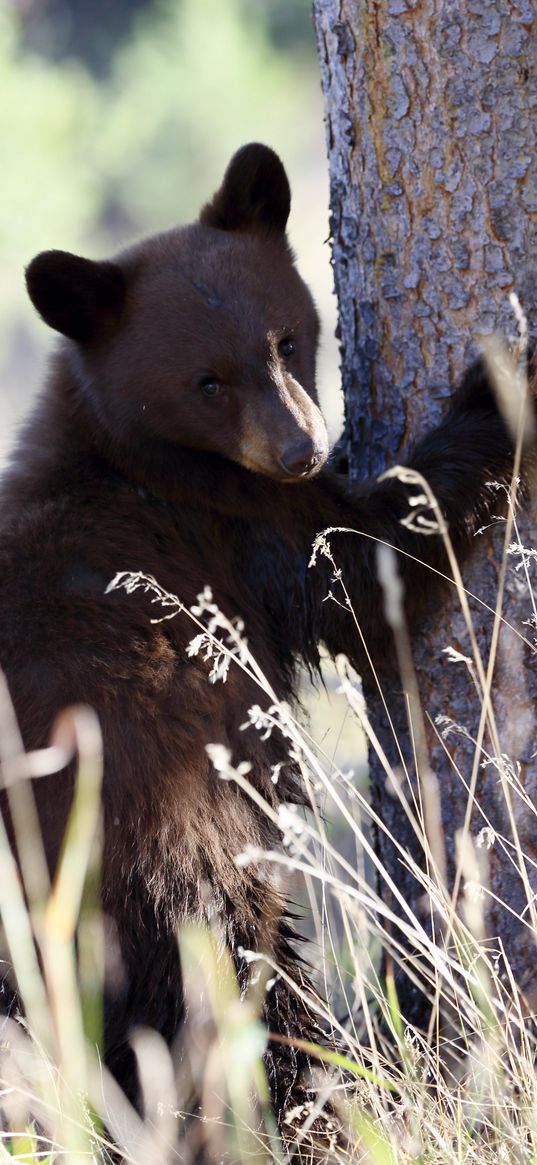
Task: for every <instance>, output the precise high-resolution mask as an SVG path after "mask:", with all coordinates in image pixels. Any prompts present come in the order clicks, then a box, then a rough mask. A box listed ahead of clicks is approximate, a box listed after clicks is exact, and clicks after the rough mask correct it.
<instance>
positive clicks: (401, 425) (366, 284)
mask: <svg viewBox="0 0 537 1165" xmlns="http://www.w3.org/2000/svg"><path fill="white" fill-rule="evenodd" d="M314 19H315V24H316V31H317V37H318V46H319V54H320V62H321V70H322V82H323V89H324V95H325V108H326V130H327V143H328V155H329V162H330V174H331V212H332V240H333V259H334V271H335V282H336V291H337V295H338V298H339V311H340V339H341V353H342V375H343V387H344V393H345V401H346V427H345V433H344V438H343V441H342V445H341V449H342V453H343V454H344V456H342V461H343V462H345V463H346V464H347V465H348V469H349V472H350V474H351V475H352V476H356V477H358V476H360V477H363V476H367V475H372V474H373V475H376V474H378V473H379V472H381V471H382V470H384V469H385V468H386V467H387V466H389V465H390V464H393V463H394V462H397V461H398V460H400V457H401V449H402V447H403V446H404V445H407V444H409V443H410V442H411V441H412V439H413V438H414V436H415V435H417V434H418V433H419V432H422V431H423V430H424V428H426V427H428V426H431V425H432V424H434V423H436V422H437V421H438V419H439V417H440V416H441V414H442V410H443V406H444V403H445V399H446V398H447V397H448V396H449V395H450V393H451V392H452V391H453V386H454V385H455V384H456V382H457V381H458V380H459V379H460V377H461V374H462V373H463V371H464V368H465V366H466V365H467V363H468V360H469V358H470V357H471V355H472V354H473V353H472V349H473V352H474V353H475V347H474V341H475V338H476V337H477V336H479V335H480V334H481V335H483V334H490V333H491V332H497V333H499V334H500V335H502V336H504V337H509V336H512V335H513V334H514V333H515V332H516V322H515V317H514V314H513V310H512V307H511V306H510V303H509V293H510V292H512V291H515V292H516V293H517V295H518V297H519V299H520V302H521V304H522V307H523V309H524V311H525V313H526V314H527V316H528V318H529V321H530V327H531V322H532V320H533V321H534V320H535V311H536V308H537V117H536V113H537V13H536V10H535V4H534V0H513V2H512V3H510V2H509V0H479V2H477V0H423V2H422V3H419V4H418V3H417V0H386V2H385V3H381V2H380V0H315V3H314ZM533 529H534V530H535V525H534V527H533ZM530 531H531V519H530V516H529V515H528V514H526V515H524V516H523V517H522V518H520V520H519V527H518V530H517V532H516V534H515V535H513V541H515V540H516V541H518V540H520V541H521V543H522V544H523V545H524V546H531V545H532V541H531V536H530ZM504 533H505V526H504V525H503V524H499V527H498V529H496V530H495V531H493V533H492V536H491V535H490V534H487V535H486V537H483V538H482V539H480V540H479V543H480V544H479V545H478V546H476V552H475V555H474V557H473V560H472V562H471V563H470V564H469V566H468V567H467V568H466V569H465V572H464V578H465V584H466V586H467V587H468V589H469V590H470V591H471V592H473V593H474V594H475V595H478V596H479V597H480V598H481V599H482V600H484V602H485V603H488V604H489V607H491V608H492V610H494V607H495V605H496V598H497V593H498V584H499V582H500V574H501V569H502V566H501V564H502V540H503V537H504ZM533 545H535V543H533ZM519 562H520V556H517V555H516V554H515V555H512V556H510V557H508V559H507V570H506V578H505V597H504V602H503V607H502V614H503V616H504V618H506V619H507V620H509V622H510V623H512V624H513V626H514V627H515V628H517V629H519V630H520V631H521V632H522V634H523V635H524V636H526V637H529V639H530V640H532V639H533V631H532V630H531V629H529V628H528V626H526V625H525V623H527V620H528V619H530V618H531V617H532V615H533V613H534V609H533V608H532V600H531V595H530V594H529V592H528V587H527V586H525V585H523V583H524V572H523V571H522V572H521V571H518V572H517V571H515V566H516V565H517V564H518V563H519ZM472 611H473V616H474V625H475V628H476V633H477V638H478V642H479V645H480V648H481V651H482V653H483V659H484V663H485V667H486V666H487V662H488V659H489V650H490V635H491V628H492V623H493V619H492V615H491V614H490V613H489V611H487V609H486V608H485V607H483V606H482V605H480V604H479V603H475V602H474V603H473V605H472ZM449 645H451V646H452V647H453V648H456V649H457V651H459V652H461V654H463V655H464V656H470V655H471V649H470V644H469V639H468V634H467V631H466V628H465V623H464V619H463V617H462V614H461V611H460V606H459V604H458V602H457V601H455V599H454V601H452V602H448V601H446V602H445V603H444V604H443V608H442V611H441V613H440V614H439V613H438V612H436V614H435V615H432V616H425V622H424V628H423V634H420V636H419V639H418V640H417V641H416V640H415V641H414V643H413V654H414V663H415V667H416V673H417V679H418V686H419V692H420V696H421V701H422V706H423V709H424V711H425V714H426V717H427V718H429V717H430V721H431V722H432V724H433V725H434V724H435V721H436V720H437V718H438V717H439V716H446V717H448V718H449V721H452V722H453V723H454V724H455V725H457V726H459V729H462V732H461V731H457V729H456V728H453V729H452V730H451V731H450V732H449V734H448V735H447V736H446V739H445V740H444V741H443V742H440V741H439V739H438V731H435V729H434V728H432V727H430V729H429V738H428V745H429V749H430V756H431V759H432V768H433V770H434V772H435V773H436V775H437V777H438V780H439V783H440V790H441V801H442V816H443V826H444V834H445V842H446V852H447V858H448V870H449V874H450V878H451V883H453V878H454V870H455V862H456V858H455V844H456V842H455V835H456V832H457V831H458V830H460V829H461V828H462V826H463V823H464V819H465V813H466V807H467V800H468V798H467V792H466V789H465V788H464V785H463V783H462V781H461V777H460V775H458V773H457V769H458V771H459V773H460V774H462V775H463V777H464V779H465V780H466V781H467V782H469V781H470V778H471V774H472V771H474V775H475V776H476V778H477V786H476V801H477V805H476V804H475V803H474V809H473V812H472V816H471V822H470V832H471V834H472V835H473V836H474V838H475V837H476V835H478V834H479V831H480V830H481V829H482V827H483V826H486V825H489V826H491V827H492V831H493V833H488V835H487V838H488V841H490V840H491V839H492V837H493V836H494V839H495V840H494V843H493V844H492V847H491V848H490V850H489V851H488V854H487V857H488V873H487V874H486V875H483V877H484V878H485V876H486V878H487V879H488V887H489V889H490V891H491V892H492V894H493V895H496V896H497V897H498V898H499V899H502V900H503V901H504V902H505V903H506V904H507V907H508V908H510V910H514V911H515V915H513V914H511V913H510V912H509V909H506V908H505V906H502V905H500V904H498V903H496V902H495V900H494V898H492V896H491V897H490V898H487V901H489V903H490V906H489V911H488V932H489V936H490V937H491V938H492V937H493V936H494V937H495V936H498V935H499V936H500V938H501V940H502V941H503V944H504V947H505V948H506V949H507V951H508V953H509V960H510V963H511V966H512V968H513V970H514V972H515V974H516V976H517V978H518V981H519V984H520V985H521V986H522V988H523V989H525V990H527V991H529V986H530V982H533V980H534V963H535V950H534V941H533V935H532V934H531V933H530V932H529V931H528V930H527V929H526V926H525V925H524V923H523V922H521V921H520V920H519V919H518V918H517V917H516V915H520V914H521V913H522V912H523V911H524V907H525V906H526V901H527V894H528V883H529V885H530V886H531V887H533V891H535V890H536V889H537V877H536V876H535V874H534V872H533V870H534V866H533V864H532V862H535V859H536V856H537V828H536V824H537V819H536V816H535V813H534V812H533V810H532V809H531V807H528V806H527V805H526V804H525V802H524V796H523V794H521V792H520V790H519V789H517V788H515V787H514V786H515V785H516V784H517V781H520V783H521V786H522V788H523V790H525V791H526V793H527V794H528V795H529V797H530V798H531V799H532V800H534V801H536V802H537V764H536V761H535V758H534V755H533V754H534V753H535V748H536V745H535V740H534V736H535V733H534V714H533V708H534V705H535V697H536V695H537V682H536V678H535V674H534V673H535V668H534V667H533V674H532V671H531V670H530V669H531V664H532V663H533V662H534V661H533V660H532V658H531V656H532V650H531V648H529V647H528V646H526V645H525V644H524V643H523V642H522V640H521V639H520V637H518V636H517V635H516V634H514V633H513V632H512V631H510V630H509V629H508V628H506V627H505V626H504V625H503V624H502V629H501V633H500V637H499V647H498V652H497V659H496V664H495V668H494V683H493V703H494V710H495V714H496V721H497V724H498V726H499V740H500V751H501V753H502V754H505V755H504V756H503V757H498V756H496V751H497V748H496V749H495V748H494V745H493V744H492V743H491V740H490V738H489V737H487V736H486V735H485V738H484V745H483V747H484V750H485V751H484V752H479V753H478V755H477V759H476V748H475V744H473V743H472V739H469V738H468V736H466V735H464V733H465V732H466V733H468V734H469V736H470V737H471V738H473V740H474V741H475V740H476V738H478V735H479V725H480V720H481V708H482V703H481V701H480V700H478V699H477V696H476V692H475V686H474V682H473V677H472V674H470V672H469V670H468V669H467V668H466V667H465V665H464V664H463V663H461V662H459V663H453V662H449V661H448V659H447V657H446V655H445V654H443V653H442V652H443V649H444V648H445V647H447V646H449ZM472 671H473V672H475V669H472ZM368 682H369V681H368V680H367V678H366V677H364V683H365V684H366V686H367V684H368ZM397 687H398V688H399V689H400V688H401V683H400V682H399V683H398V684H396V685H394V684H393V682H392V685H391V688H392V690H391V691H390V692H389V693H388V700H389V705H390V711H391V712H392V714H393V716H394V719H395V722H396V729H397V733H398V735H399V737H400V739H402V740H403V745H402V747H403V752H404V754H405V757H406V758H409V757H411V756H412V750H411V748H410V743H409V738H408V730H407V716H406V709H405V702H404V700H402V699H401V695H400V691H399V692H398V691H397ZM367 695H368V704H369V709H370V714H371V716H372V717H374V718H375V721H376V726H377V727H379V726H380V731H381V738H382V742H383V744H384V746H385V748H386V750H387V752H388V755H389V757H390V759H391V761H392V762H393V763H394V765H396V764H397V760H398V753H397V749H396V746H395V743H394V737H393V734H390V732H389V730H388V728H387V725H386V723H385V722H384V717H383V713H382V709H381V707H380V701H379V700H378V698H377V697H376V696H375V694H374V691H373V688H372V687H371V686H370V690H369V691H368V692H367ZM445 726H446V725H445V723H444V725H443V727H445ZM441 727H442V726H441ZM446 749H447V750H449V753H450V754H451V756H452V757H453V758H454V761H455V765H454V764H452V763H451V762H450V760H449V757H448V755H447V753H446ZM491 758H492V759H491ZM371 759H372V790H373V793H372V796H373V803H374V806H375V808H376V809H377V811H378V812H379V814H380V816H381V817H382V818H383V820H384V821H385V823H386V824H387V825H388V826H389V827H390V829H391V830H392V832H393V833H394V834H395V836H397V837H398V838H399V840H400V841H402V843H403V844H404V845H405V846H406V848H407V849H408V850H409V851H410V852H411V853H413V854H414V856H415V857H416V858H417V859H418V858H419V856H420V855H418V853H417V842H416V837H415V835H414V833H413V831H412V830H411V828H410V827H409V826H408V824H407V822H406V820H405V818H404V815H403V814H402V813H401V808H400V804H399V801H398V800H397V799H396V798H394V796H393V792H392V793H390V792H389V791H388V790H387V789H386V782H385V775H384V772H383V771H381V770H380V769H379V767H378V766H377V765H376V764H375V760H374V758H371ZM487 759H489V762H490V763H487V764H486V765H485V767H479V765H480V764H481V762H483V761H485V762H486V761H487ZM511 778H512V779H511ZM510 779H511V786H510V788H509V787H508V785H509V780H510ZM506 789H507V793H506ZM511 814H512V815H511ZM510 815H511V819H510ZM513 817H514V819H515V820H516V824H517V827H518V832H519V835H520V845H519V846H517V844H516V842H515V839H514V837H513V829H512V820H513ZM501 838H505V839H507V842H506V844H505V845H504V844H503V843H502V842H501V840H499V839H501ZM377 847H378V850H379V853H380V856H381V857H382V859H383V861H384V863H385V865H386V867H387V868H388V870H389V872H390V874H391V875H392V877H395V879H396V881H397V884H398V885H399V886H400V887H401V886H402V888H403V889H404V892H405V893H406V896H407V898H408V901H409V902H411V903H412V904H413V905H414V907H415V908H416V909H417V910H419V909H420V900H421V898H422V895H423V890H422V888H421V887H420V886H419V885H418V883H417V882H416V881H415V879H414V878H413V876H412V874H411V873H410V871H409V869H407V868H406V867H405V866H403V865H402V864H401V860H400V858H399V857H398V856H397V854H396V853H395V851H394V850H393V848H391V847H390V845H389V844H388V843H387V842H386V840H385V838H384V836H383V834H382V833H380V834H379V835H378V837H377ZM521 851H523V852H524V854H525V855H527V857H526V858H523V857H522V855H521ZM521 867H522V869H521ZM526 874H527V879H526V882H525V877H526ZM531 913H532V912H531V910H528V908H527V907H526V911H525V915H524V917H525V920H526V922H528V923H529V922H531ZM399 997H400V1002H401V1003H402V1009H403V1012H404V1014H406V1015H407V1017H408V1018H409V1019H413V1020H414V1021H417V1022H423V1021H424V1020H425V1018H426V1014H427V1009H426V1006H425V1004H424V1000H423V997H422V996H421V995H420V994H419V993H418V992H416V991H415V990H414V989H413V988H412V987H411V986H410V984H409V983H408V981H406V980H404V979H403V980H402V981H401V982H400V988H399ZM536 1002H537V1000H536Z"/></svg>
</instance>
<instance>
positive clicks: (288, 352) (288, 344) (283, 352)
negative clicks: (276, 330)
mask: <svg viewBox="0 0 537 1165" xmlns="http://www.w3.org/2000/svg"><path fill="white" fill-rule="evenodd" d="M278 352H279V353H280V356H283V358H284V360H287V359H288V358H289V356H292V355H293V352H296V344H295V341H294V340H293V338H292V336H284V338H283V340H280V342H279V344H278Z"/></svg>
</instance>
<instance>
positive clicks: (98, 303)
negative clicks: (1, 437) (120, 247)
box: [26, 251, 125, 343]
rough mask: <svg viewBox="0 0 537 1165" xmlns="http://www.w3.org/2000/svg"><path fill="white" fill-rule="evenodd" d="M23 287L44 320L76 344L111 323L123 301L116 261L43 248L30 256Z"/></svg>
mask: <svg viewBox="0 0 537 1165" xmlns="http://www.w3.org/2000/svg"><path fill="white" fill-rule="evenodd" d="M26 286H27V288H28V295H29V296H30V299H31V301H32V303H33V305H34V307H36V308H37V310H38V312H39V314H40V316H41V317H42V318H43V319H44V321H45V323H46V324H49V326H50V327H51V328H54V329H55V330H56V331H57V332H62V334H63V335H64V336H69V338H70V339H71V340H77V341H78V342H79V343H86V342H87V341H89V340H92V339H94V338H95V337H96V336H97V335H98V334H99V332H101V331H102V330H103V329H104V328H105V327H106V326H107V325H110V324H113V323H114V322H115V321H116V320H117V319H118V318H119V315H120V313H121V310H122V308H123V305H124V302H125V280H124V276H123V272H122V271H121V269H120V268H119V267H117V266H116V264H115V263H108V262H103V263H98V262H94V261H93V260H92V259H82V258H80V256H79V255H71V254H70V252H69V251H42V253H41V254H40V255H37V256H36V258H35V259H32V262H31V263H30V265H29V267H27V268H26Z"/></svg>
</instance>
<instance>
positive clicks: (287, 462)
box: [280, 437, 320, 477]
mask: <svg viewBox="0 0 537 1165" xmlns="http://www.w3.org/2000/svg"><path fill="white" fill-rule="evenodd" d="M319 459H320V458H319V452H318V450H317V449H316V448H315V445H314V444H313V441H311V440H310V438H309V437H307V438H305V440H304V441H300V442H299V444H298V445H292V446H291V448H290V449H286V451H285V453H284V454H283V455H282V457H280V465H281V467H282V469H283V470H285V473H288V474H289V475H290V477H301V476H302V475H303V474H305V473H308V472H309V471H310V469H314V468H315V466H316V465H318V463H319Z"/></svg>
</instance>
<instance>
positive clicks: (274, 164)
mask: <svg viewBox="0 0 537 1165" xmlns="http://www.w3.org/2000/svg"><path fill="white" fill-rule="evenodd" d="M290 209H291V190H290V188H289V182H288V179H287V174H286V173H285V170H284V168H283V165H282V163H281V162H280V159H279V157H278V155H277V154H275V153H274V150H271V149H269V147H268V146H262V145H260V144H259V143H258V142H251V143H250V145H248V146H243V147H242V149H240V150H238V151H237V153H236V154H234V155H233V157H232V159H231V162H230V163H229V166H228V168H227V170H226V172H225V174H224V181H223V182H222V185H221V187H220V189H219V190H217V192H216V194H215V195H214V197H213V198H212V199H211V201H210V202H208V203H207V205H206V206H204V207H203V210H202V212H201V214H200V222H202V223H205V225H206V226H209V227H217V228H218V229H219V230H222V231H241V230H242V231H256V230H261V231H265V232H266V231H269V232H270V231H278V232H280V233H283V232H284V231H285V227H286V225H287V219H288V218H289V211H290Z"/></svg>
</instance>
